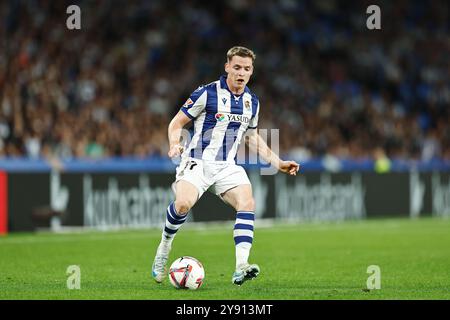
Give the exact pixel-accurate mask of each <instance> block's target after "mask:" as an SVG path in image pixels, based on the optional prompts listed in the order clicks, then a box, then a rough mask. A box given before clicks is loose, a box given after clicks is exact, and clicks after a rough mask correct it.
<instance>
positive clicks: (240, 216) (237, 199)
mask: <svg viewBox="0 0 450 320" xmlns="http://www.w3.org/2000/svg"><path fill="white" fill-rule="evenodd" d="M221 196H222V198H223V200H224V201H225V202H227V203H229V204H230V205H231V206H232V207H233V208H234V209H235V210H236V221H235V224H234V231H233V236H234V244H235V248H236V270H235V272H234V274H233V277H232V282H233V283H234V284H237V285H241V284H242V283H244V282H245V281H246V280H250V279H253V278H255V277H256V276H258V274H259V272H260V269H259V266H258V265H256V264H250V263H249V262H248V258H249V255H250V250H251V248H252V243H253V234H254V221H255V201H254V199H253V194H252V187H251V185H250V184H243V185H239V186H237V187H234V188H232V189H230V190H228V191H226V192H225V193H223V194H222V195H221Z"/></svg>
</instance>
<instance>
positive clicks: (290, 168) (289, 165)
mask: <svg viewBox="0 0 450 320" xmlns="http://www.w3.org/2000/svg"><path fill="white" fill-rule="evenodd" d="M299 169H300V165H299V164H298V163H297V162H295V161H281V162H280V168H279V170H280V171H281V172H284V173H286V174H289V175H291V176H296V175H297V172H298V170H299Z"/></svg>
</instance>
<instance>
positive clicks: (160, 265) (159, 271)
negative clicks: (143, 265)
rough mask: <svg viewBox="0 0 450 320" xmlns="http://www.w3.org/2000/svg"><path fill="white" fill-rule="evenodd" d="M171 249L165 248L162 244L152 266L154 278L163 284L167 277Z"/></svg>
mask: <svg viewBox="0 0 450 320" xmlns="http://www.w3.org/2000/svg"><path fill="white" fill-rule="evenodd" d="M170 249H171V248H170V247H169V248H167V247H164V246H162V245H161V244H160V245H159V246H158V250H156V256H155V260H153V265H152V276H153V279H155V281H156V282H158V283H161V282H162V281H163V280H164V278H165V277H166V275H167V268H166V264H167V261H168V260H169V253H170Z"/></svg>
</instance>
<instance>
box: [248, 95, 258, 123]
mask: <svg viewBox="0 0 450 320" xmlns="http://www.w3.org/2000/svg"><path fill="white" fill-rule="evenodd" d="M258 117H259V101H258V104H257V107H256V113H255V115H254V116H253V117H252V118H251V119H250V122H249V124H248V129H256V128H257V127H258Z"/></svg>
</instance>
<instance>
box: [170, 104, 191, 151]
mask: <svg viewBox="0 0 450 320" xmlns="http://www.w3.org/2000/svg"><path fill="white" fill-rule="evenodd" d="M190 121H191V119H190V118H189V117H188V116H187V115H186V114H185V113H184V112H183V111H181V110H180V111H178V113H177V114H176V115H175V117H173V119H172V121H170V123H169V129H168V135H169V152H168V153H167V154H168V156H169V157H170V158H174V157H178V156H179V155H180V154H181V153H182V152H183V146H181V145H180V138H181V130H183V127H184V126H185V125H187V124H188V123H189V122H190Z"/></svg>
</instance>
